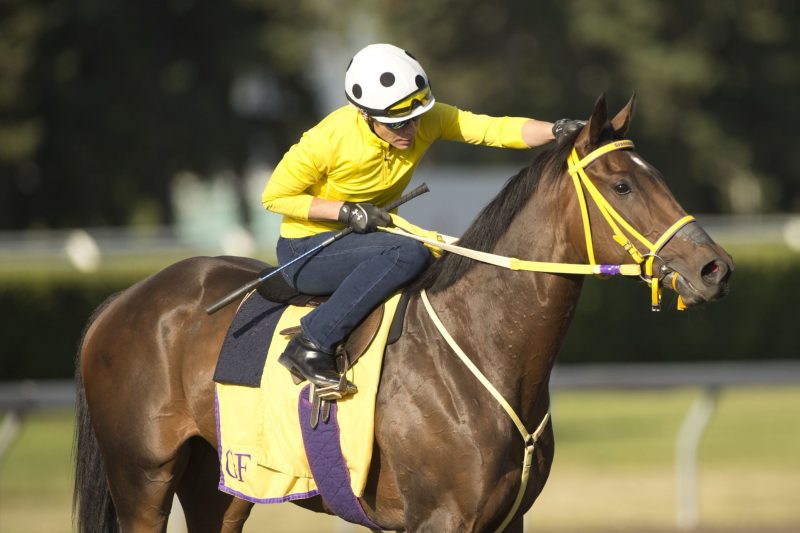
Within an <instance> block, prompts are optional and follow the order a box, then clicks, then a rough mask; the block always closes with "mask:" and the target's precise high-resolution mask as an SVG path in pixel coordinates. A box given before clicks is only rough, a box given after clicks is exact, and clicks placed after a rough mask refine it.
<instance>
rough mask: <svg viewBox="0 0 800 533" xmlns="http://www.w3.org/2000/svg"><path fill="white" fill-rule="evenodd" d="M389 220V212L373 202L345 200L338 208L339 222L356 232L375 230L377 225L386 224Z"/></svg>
mask: <svg viewBox="0 0 800 533" xmlns="http://www.w3.org/2000/svg"><path fill="white" fill-rule="evenodd" d="M391 220H392V219H391V218H390V217H389V213H387V212H386V211H384V210H383V209H381V208H380V207H378V206H376V205H373V204H368V203H361V204H354V203H352V202H345V203H344V204H343V205H342V207H341V208H340V209H339V222H341V223H342V224H344V225H345V226H350V227H351V228H353V231H355V232H356V233H369V232H371V231H375V230H376V229H377V228H378V226H388V225H389V223H390V222H391Z"/></svg>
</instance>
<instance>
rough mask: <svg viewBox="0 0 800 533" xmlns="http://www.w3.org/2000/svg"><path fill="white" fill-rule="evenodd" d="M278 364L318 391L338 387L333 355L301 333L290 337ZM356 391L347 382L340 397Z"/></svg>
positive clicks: (338, 381) (339, 378) (338, 376)
mask: <svg viewBox="0 0 800 533" xmlns="http://www.w3.org/2000/svg"><path fill="white" fill-rule="evenodd" d="M278 362H279V363H280V364H282V365H283V366H285V367H286V368H288V369H289V371H290V372H291V373H292V374H294V375H295V376H297V377H302V378H305V379H307V380H308V381H310V382H311V383H313V384H314V385H316V386H317V387H318V389H327V388H332V389H338V387H339V383H340V380H341V376H340V375H339V373H338V372H337V371H336V363H335V361H334V356H333V354H331V353H328V352H326V351H324V350H322V349H321V348H320V347H319V346H317V345H316V344H315V343H314V342H313V341H312V340H310V339H309V338H308V337H306V336H305V335H303V334H302V333H300V334H299V335H295V336H294V337H292V339H291V340H290V341H289V344H287V345H286V349H285V350H284V351H283V353H282V354H281V356H280V357H279V358H278ZM357 390H358V389H357V388H356V386H355V385H353V384H352V383H350V382H349V381H348V382H347V387H346V390H342V391H340V392H341V394H340V396H342V395H345V394H353V393H354V392H356V391H357ZM320 392H322V391H320Z"/></svg>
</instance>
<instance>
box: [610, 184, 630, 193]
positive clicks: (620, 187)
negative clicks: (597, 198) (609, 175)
mask: <svg viewBox="0 0 800 533" xmlns="http://www.w3.org/2000/svg"><path fill="white" fill-rule="evenodd" d="M614 192H615V193H617V194H619V195H623V194H628V193H629V192H631V186H630V185H628V184H627V183H625V182H624V181H620V182H619V183H617V184H616V185H614Z"/></svg>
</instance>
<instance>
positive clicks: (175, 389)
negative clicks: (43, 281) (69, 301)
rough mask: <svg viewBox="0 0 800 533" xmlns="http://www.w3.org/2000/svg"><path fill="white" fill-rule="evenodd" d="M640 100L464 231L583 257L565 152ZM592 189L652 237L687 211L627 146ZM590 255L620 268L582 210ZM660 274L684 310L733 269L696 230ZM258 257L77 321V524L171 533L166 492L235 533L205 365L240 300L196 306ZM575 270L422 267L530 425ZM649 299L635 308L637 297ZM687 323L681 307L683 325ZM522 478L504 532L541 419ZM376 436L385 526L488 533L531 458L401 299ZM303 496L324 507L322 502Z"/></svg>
mask: <svg viewBox="0 0 800 533" xmlns="http://www.w3.org/2000/svg"><path fill="white" fill-rule="evenodd" d="M634 102H635V99H633V98H632V99H631V101H630V102H628V104H627V105H626V106H625V107H624V108H623V109H622V111H620V112H619V113H618V114H617V115H616V116H615V117H614V118H613V119H612V120H608V118H607V115H606V113H607V111H606V102H605V98H604V97H601V98H600V99H599V100H598V102H597V104H596V105H595V108H594V111H593V113H592V115H591V118H590V119H589V121H588V123H587V125H586V126H585V127H584V128H583V129H582V130H581V131H580V132H579V133H577V134H576V135H573V136H572V137H571V138H569V139H567V142H561V143H559V144H558V145H557V146H555V147H554V148H552V149H551V150H549V151H545V152H543V153H542V154H540V155H539V156H538V157H537V158H536V160H535V161H534V162H533V163H532V164H531V165H530V166H529V167H527V168H525V169H523V170H522V171H520V173H519V174H518V175H517V176H515V177H513V178H512V179H511V180H509V182H508V183H507V185H506V187H505V188H504V190H503V191H502V192H501V193H500V194H499V195H498V196H497V197H496V198H495V199H494V200H493V201H492V202H491V203H490V204H489V205H488V206H487V207H486V208H485V209H484V210H483V212H482V213H481V214H480V215H479V216H478V218H477V219H476V220H475V222H474V224H473V225H472V226H471V227H470V228H469V230H468V231H467V232H466V233H465V235H464V236H463V238H462V240H461V244H462V245H463V246H465V247H469V248H474V249H478V250H483V251H489V252H493V253H495V254H501V255H504V256H514V257H518V258H523V259H535V260H539V261H551V262H559V263H584V264H585V263H588V262H589V260H590V259H589V255H590V254H589V252H587V246H586V242H585V238H584V228H583V223H582V220H581V219H582V217H581V210H580V206H579V200H578V198H577V195H576V189H575V187H574V184H573V182H572V181H571V179H570V174H569V173H568V171H567V165H566V161H567V158H568V156H569V154H570V153H571V151H572V149H573V147H574V148H575V150H576V151H577V153H578V154H579V155H580V157H584V156H585V155H586V154H589V153H592V152H593V151H595V150H596V149H598V147H602V146H604V145H608V144H610V143H614V142H616V141H618V140H619V139H621V138H623V137H624V135H625V133H626V131H627V129H628V124H629V122H630V119H631V117H632V114H633V110H634ZM586 172H587V174H589V175H590V177H591V180H592V182H593V183H594V184H595V186H596V187H597V189H598V190H599V191H600V193H601V194H602V195H603V197H605V198H606V199H607V200H608V202H609V203H610V204H611V205H612V206H613V207H614V209H616V210H617V211H618V212H619V213H620V214H621V215H622V216H624V218H625V219H626V220H627V221H629V222H630V224H631V226H633V227H634V228H636V229H637V230H638V231H639V232H640V233H641V234H642V235H644V236H645V237H647V239H649V240H651V241H653V242H655V241H658V240H659V237H660V236H661V235H662V234H663V233H664V232H665V231H666V230H667V229H668V228H671V227H672V226H673V224H674V223H675V221H676V220H679V219H681V218H682V217H684V216H685V215H686V213H685V212H684V211H683V209H682V208H681V207H680V205H679V204H678V203H677V202H676V200H675V199H674V198H673V197H672V195H671V194H670V192H669V191H668V189H667V186H666V185H665V183H664V181H663V179H662V178H661V176H660V175H659V173H658V171H657V170H656V169H654V168H653V167H652V166H650V165H649V164H648V163H646V162H645V161H644V160H643V159H642V158H641V157H640V156H638V155H637V154H636V153H635V152H634V151H631V150H627V149H626V150H615V151H610V152H608V153H606V154H604V155H603V156H602V157H599V158H598V159H597V160H596V161H595V162H593V163H592V164H591V166H589V167H588V168H587V169H586ZM588 218H589V220H590V222H591V224H592V233H593V239H592V240H593V248H594V252H593V253H594V256H595V258H596V260H597V262H599V263H610V264H621V263H630V262H631V260H630V256H629V255H628V253H627V252H626V251H625V250H623V248H622V247H620V246H618V245H617V244H616V243H615V242H613V240H612V238H611V236H612V234H611V230H610V229H609V227H608V225H607V224H606V223H605V221H604V219H603V216H602V215H601V213H599V211H598V208H597V206H596V205H590V206H589V211H588ZM658 255H659V257H658V260H659V265H658V266H659V269H658V277H659V279H661V280H663V282H664V283H665V284H666V283H667V282H668V280H671V283H670V285H672V286H673V288H674V289H675V290H676V291H677V292H678V293H679V294H680V295H681V297H682V299H683V301H684V302H685V303H686V305H687V306H693V305H697V304H701V303H703V302H707V301H711V300H715V299H718V298H720V297H722V296H724V295H725V293H726V292H727V288H728V280H729V277H730V274H731V272H732V270H733V263H732V260H731V258H730V257H729V256H728V254H727V253H726V252H725V251H724V250H723V249H722V248H720V247H719V246H718V245H716V244H715V243H714V242H713V241H712V240H711V239H710V238H709V237H708V236H707V235H706V234H705V232H704V231H703V230H702V229H701V228H700V227H699V226H698V225H697V224H696V223H690V224H688V225H686V226H684V227H682V228H681V229H680V230H679V231H677V232H676V233H675V234H674V235H673V236H672V237H671V238H669V239H668V241H667V242H666V244H665V245H664V246H663V248H662V249H661V250H660V252H659V254H658ZM263 267H264V265H263V264H262V263H260V262H258V261H256V260H253V259H245V258H234V257H220V258H209V257H196V258H192V259H187V260H184V261H181V262H179V263H177V264H174V265H172V266H169V267H167V268H165V269H164V270H162V271H161V272H159V273H157V274H155V275H153V276H151V277H149V278H147V279H145V280H143V281H141V282H139V283H137V284H136V285H134V286H132V287H130V288H129V289H127V290H125V291H124V292H122V293H120V294H118V295H116V296H115V297H112V298H110V299H109V300H108V301H107V302H105V303H104V304H103V305H102V306H101V307H100V308H99V309H98V310H97V311H96V312H95V313H94V315H93V317H92V319H91V320H90V322H89V325H88V326H87V328H86V331H85V332H84V337H83V340H82V343H81V348H80V353H79V359H78V368H77V376H78V388H79V394H78V405H77V417H78V421H77V426H78V427H77V436H76V451H77V453H76V455H77V457H76V478H75V500H76V515H77V521H78V527H79V530H80V531H89V532H92V533H96V532H98V531H117V530H119V529H121V530H122V531H125V532H129V531H148V532H149V531H164V530H165V529H166V523H167V517H168V514H169V511H170V507H171V505H172V501H173V496H174V495H175V494H176V493H177V495H178V498H179V499H180V501H181V504H182V506H183V509H184V513H185V516H186V520H187V524H188V526H189V530H190V531H241V530H242V527H243V524H244V522H245V520H246V519H247V517H248V515H249V513H250V509H251V507H252V504H251V503H248V502H245V501H243V500H240V499H237V498H234V497H232V496H230V495H228V494H225V493H222V492H219V491H218V490H217V484H218V481H219V463H218V459H217V453H216V450H215V447H216V445H217V444H216V443H217V436H216V426H215V420H214V384H213V382H212V374H213V371H214V367H215V364H216V359H217V356H218V353H219V349H220V346H221V343H222V340H223V338H224V336H225V333H226V331H227V329H228V326H229V324H230V322H231V320H232V318H233V314H234V311H235V309H236V306H235V305H230V306H228V307H227V308H225V309H223V310H222V311H220V312H219V313H216V314H214V315H211V316H208V315H206V313H205V312H204V309H205V308H206V307H208V306H209V304H211V303H213V302H215V301H217V300H218V299H219V298H220V297H222V296H223V295H225V294H227V293H228V292H230V291H231V290H232V289H234V288H236V287H238V286H240V285H242V284H244V283H246V282H248V281H250V280H251V279H253V278H254V277H255V275H256V274H257V273H258V272H259V271H260V270H261V269H262V268H263ZM582 282H583V277H582V276H577V275H564V274H549V273H532V272H514V271H510V270H504V269H501V268H498V267H496V266H491V265H485V264H480V263H477V262H475V261H473V260H470V259H466V258H463V257H460V256H457V255H453V254H446V255H445V256H444V257H443V258H442V259H440V260H439V261H437V262H435V263H434V265H433V266H432V267H431V268H430V269H429V271H427V272H426V273H424V274H423V276H422V277H421V278H420V280H418V282H417V285H416V287H415V288H416V289H422V288H425V289H426V292H427V294H428V295H429V298H430V302H431V304H432V306H433V308H434V309H435V310H436V313H437V314H438V315H439V317H440V319H441V321H442V322H443V323H444V324H445V325H446V328H447V330H448V331H449V333H450V334H451V335H452V337H453V338H454V339H455V340H456V342H457V343H458V344H459V345H460V346H461V348H462V349H463V351H464V352H466V353H467V354H468V355H469V357H470V358H471V359H472V361H473V362H474V363H475V365H476V366H477V367H478V368H479V369H480V370H481V371H482V372H483V374H484V375H485V376H486V377H487V378H488V380H489V381H490V382H491V383H493V384H494V386H495V387H496V388H497V389H498V391H499V392H500V393H501V394H502V396H503V397H504V398H505V399H506V400H507V401H508V403H509V404H510V405H511V407H512V408H513V409H514V411H515V412H516V413H518V415H519V418H520V419H521V421H522V423H523V424H524V425H525V427H526V428H527V429H528V431H533V430H534V428H536V427H537V425H539V424H540V423H541V421H542V420H543V419H544V417H545V416H546V414H547V413H548V410H549V390H548V381H549V377H550V372H551V369H552V367H553V364H554V361H555V358H556V354H557V352H558V350H559V347H560V346H561V344H562V340H563V339H564V336H565V334H566V332H567V328H568V326H569V324H570V320H571V318H572V315H573V313H574V310H575V307H576V304H577V301H578V296H579V294H580V291H581V286H582ZM643 307H644V308H646V305H645V304H644V302H643ZM688 319H690V317H687V320H688ZM543 427H544V431H543V433H542V434H541V437H540V439H539V441H538V444H537V447H536V449H535V454H534V456H533V463H532V468H531V470H530V482H529V483H528V484H527V489H526V490H525V491H524V495H523V497H522V500H521V505H520V506H519V508H518V510H517V512H516V514H515V515H514V517H513V518H512V520H511V522H510V524H509V525H508V527H507V529H506V530H507V531H516V532H521V531H522V516H523V514H524V512H525V511H527V510H528V509H529V508H530V507H531V506H532V505H533V502H534V500H535V499H536V497H537V496H538V494H539V493H540V491H541V490H542V488H543V486H544V484H545V481H546V480H547V476H548V473H549V471H550V465H551V462H552V459H553V433H552V427H551V426H550V424H549V423H546V424H544V426H543ZM375 438H376V447H375V451H374V454H373V459H372V465H371V469H370V475H369V479H368V483H367V488H366V490H365V493H364V496H363V498H362V499H361V503H362V505H363V507H364V509H365V511H366V513H367V515H368V516H369V517H370V518H371V519H372V520H373V521H374V522H375V523H377V524H380V525H381V526H382V527H384V528H386V529H392V530H406V531H436V532H443V531H492V530H495V529H496V528H497V527H498V526H499V525H500V524H501V523H503V521H504V519H505V518H506V516H507V515H508V514H509V511H510V510H511V509H512V508H513V504H514V501H515V499H516V498H517V494H518V492H520V491H519V488H520V486H521V482H520V469H521V468H520V465H521V461H522V457H523V453H524V446H523V442H522V440H521V439H520V436H519V432H518V431H517V428H516V427H515V425H514V424H513V423H512V421H511V419H510V418H509V416H508V415H507V414H506V412H505V411H504V410H503V409H502V408H501V407H500V405H499V404H498V403H497V402H496V401H495V399H494V398H493V397H492V396H491V395H490V394H489V392H487V390H486V389H485V388H484V387H483V386H482V385H481V384H480V383H479V382H478V380H477V379H476V378H475V376H474V375H473V374H472V373H470V371H469V370H468V369H467V368H466V367H465V366H464V364H463V363H461V362H460V361H459V359H458V358H457V357H456V356H455V355H454V353H453V350H452V349H451V348H450V346H449V345H448V344H446V342H445V341H444V340H443V338H442V335H441V334H440V332H439V331H438V330H437V329H436V327H435V326H434V324H433V323H432V322H431V318H430V316H429V315H428V314H427V313H426V311H425V309H424V306H423V303H422V302H421V299H420V296H419V293H416V295H415V296H414V297H412V299H411V301H410V303H409V306H408V311H407V315H406V318H405V333H404V335H403V336H402V338H401V339H400V340H399V341H398V342H397V343H395V344H393V345H391V346H390V347H389V348H388V349H387V351H386V358H385V363H384V366H383V373H382V377H381V386H380V391H379V394H378V398H377V411H376V420H375ZM299 504H300V505H302V506H304V507H308V508H310V509H313V510H316V511H325V510H326V509H325V506H324V503H323V502H322V500H321V498H319V497H315V498H312V499H308V500H301V501H299Z"/></svg>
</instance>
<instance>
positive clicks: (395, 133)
mask: <svg viewBox="0 0 800 533" xmlns="http://www.w3.org/2000/svg"><path fill="white" fill-rule="evenodd" d="M418 127H419V117H416V118H414V119H411V120H410V121H409V122H408V123H407V124H406V125H405V126H403V127H402V128H399V129H392V128H390V127H389V126H387V125H386V124H384V123H382V122H378V121H377V120H373V121H372V130H373V131H374V132H375V135H377V136H378V137H380V138H381V139H383V140H384V141H386V142H387V143H389V144H391V145H392V146H394V147H395V148H397V149H398V150H407V149H409V148H411V146H412V145H413V144H414V137H415V136H416V135H417V128H418Z"/></svg>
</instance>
